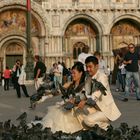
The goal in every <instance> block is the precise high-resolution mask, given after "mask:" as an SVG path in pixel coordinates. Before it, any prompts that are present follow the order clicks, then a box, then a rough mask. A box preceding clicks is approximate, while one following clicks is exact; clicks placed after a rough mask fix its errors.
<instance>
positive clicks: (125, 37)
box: [111, 18, 140, 83]
mask: <svg viewBox="0 0 140 140" xmlns="http://www.w3.org/2000/svg"><path fill="white" fill-rule="evenodd" d="M111 37H112V49H113V54H114V60H116V59H117V54H119V55H120V56H121V57H122V58H123V57H124V55H125V54H126V52H127V46H128V44H129V43H134V44H136V45H138V44H139V43H140V25H139V22H138V21H136V20H134V19H129V18H125V19H122V20H119V21H118V22H116V23H115V24H114V26H113V27H112V29H111ZM113 63H114V69H113V75H112V83H115V82H116V77H117V70H118V63H116V61H114V62H113Z"/></svg>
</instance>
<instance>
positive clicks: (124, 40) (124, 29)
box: [111, 19, 140, 49]
mask: <svg viewBox="0 0 140 140" xmlns="http://www.w3.org/2000/svg"><path fill="white" fill-rule="evenodd" d="M111 35H112V43H113V44H112V48H113V49H119V48H123V47H126V46H127V44H129V43H134V44H139V43H140V42H139V36H140V25H139V23H138V22H137V21H135V20H132V19H122V20H120V21H118V22H117V23H115V25H114V26H113V27H112V29H111Z"/></svg>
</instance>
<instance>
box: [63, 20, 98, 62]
mask: <svg viewBox="0 0 140 140" xmlns="http://www.w3.org/2000/svg"><path fill="white" fill-rule="evenodd" d="M99 40H100V39H99V30H98V29H97V27H96V26H95V25H94V24H93V23H92V22H91V21H89V20H88V19H83V18H78V19H75V20H73V21H72V22H71V23H70V24H69V25H68V26H67V28H66V30H65V33H64V40H63V53H64V55H65V54H66V57H69V58H70V59H71V60H70V61H71V63H73V62H74V61H76V59H77V54H79V53H80V51H81V49H80V48H78V47H77V46H79V45H82V44H86V45H88V46H89V47H90V51H91V52H93V51H95V50H98V49H99V44H100V41H99ZM81 48H82V47H81Z"/></svg>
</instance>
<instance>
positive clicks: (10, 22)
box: [0, 10, 39, 36]
mask: <svg viewBox="0 0 140 140" xmlns="http://www.w3.org/2000/svg"><path fill="white" fill-rule="evenodd" d="M31 21H32V24H31V26H32V27H31V32H32V34H33V35H37V34H38V33H39V28H38V24H37V21H36V19H35V18H34V17H32V19H31ZM11 32H26V13H25V11H22V10H10V11H4V12H2V13H0V36H2V35H3V34H5V33H6V34H7V33H11Z"/></svg>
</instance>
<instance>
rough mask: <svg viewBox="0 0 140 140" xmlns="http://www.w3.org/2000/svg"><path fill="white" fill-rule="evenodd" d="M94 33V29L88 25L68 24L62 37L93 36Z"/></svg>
mask: <svg viewBox="0 0 140 140" xmlns="http://www.w3.org/2000/svg"><path fill="white" fill-rule="evenodd" d="M95 35H96V33H95V31H94V29H93V28H92V27H91V25H90V24H86V23H80V22H79V23H78V22H77V23H75V24H74V23H73V24H70V25H69V26H68V27H67V29H66V31H65V34H64V36H66V37H67V36H95Z"/></svg>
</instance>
